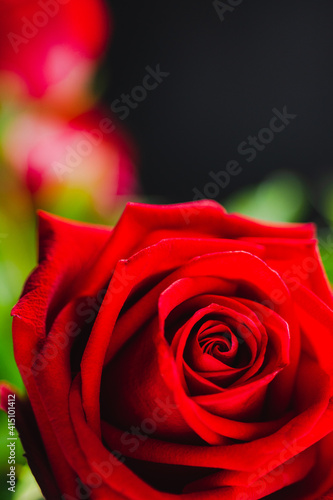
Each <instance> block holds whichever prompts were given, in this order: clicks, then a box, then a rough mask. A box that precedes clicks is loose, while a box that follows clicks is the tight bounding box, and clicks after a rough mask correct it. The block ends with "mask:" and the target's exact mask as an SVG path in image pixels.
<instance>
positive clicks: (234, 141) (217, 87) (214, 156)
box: [103, 0, 333, 211]
mask: <svg viewBox="0 0 333 500" xmlns="http://www.w3.org/2000/svg"><path fill="white" fill-rule="evenodd" d="M109 3H110V6H111V9H112V11H113V16H114V20H115V32H114V36H113V40H112V43H111V45H110V49H109V55H108V58H107V60H106V61H105V63H104V69H105V67H107V73H108V76H109V82H108V85H107V88H106V90H105V92H104V96H103V100H104V103H105V104H106V105H108V106H110V104H111V103H112V102H113V100H114V99H116V98H119V97H120V95H121V94H122V93H128V92H130V91H131V89H132V88H133V87H135V86H136V85H140V84H141V82H142V79H143V77H144V76H145V74H146V70H145V67H146V66H147V65H150V66H151V67H153V68H155V66H156V65H157V64H160V68H161V71H166V72H169V73H170V76H168V77H167V78H165V80H164V81H163V83H161V84H160V85H159V86H158V88H157V89H156V90H154V91H151V92H149V93H148V96H147V98H146V99H145V100H144V101H143V102H141V103H140V104H139V106H138V107H137V109H134V110H131V112H130V114H129V116H128V117H127V118H126V119H125V120H124V124H125V125H126V127H127V128H128V129H129V130H130V131H131V132H132V134H133V136H134V137H135V138H136V140H137V143H138V145H139V149H140V172H141V184H142V187H143V192H144V194H145V195H148V196H149V195H153V196H160V197H162V198H163V199H165V200H166V201H167V202H176V201H186V200H192V199H193V197H194V192H193V188H195V187H197V189H199V190H202V189H203V187H204V186H205V184H206V183H207V182H208V181H209V180H211V179H210V178H209V176H208V173H209V172H210V171H211V170H213V171H215V172H218V171H220V170H221V169H224V168H225V165H226V162H227V161H228V160H231V159H236V160H238V161H239V162H240V164H241V165H242V167H243V171H242V173H241V174H240V175H238V176H237V177H234V178H233V179H232V181H231V182H230V183H229V186H228V187H227V188H225V189H224V190H223V192H222V193H221V195H220V196H219V200H220V201H222V202H223V198H224V197H226V196H228V194H230V193H231V192H233V191H236V190H237V189H239V188H240V187H242V186H245V185H248V184H252V183H256V182H258V181H260V180H262V179H264V178H265V177H266V176H267V175H268V174H270V173H271V172H272V171H273V170H275V169H284V170H286V169H287V170H291V171H295V172H298V173H299V174H300V175H301V176H302V177H303V178H304V180H305V181H306V183H307V184H308V186H309V187H310V192H311V194H310V197H311V203H312V205H313V207H314V208H313V210H314V211H315V210H316V209H315V206H316V203H317V201H318V198H320V196H321V190H322V188H323V185H325V184H326V182H327V176H329V175H330V172H331V170H332V167H331V166H332V156H333V151H332V137H333V134H332V133H333V118H332V116H333V112H332V111H333V93H332V88H333V65H332V60H333V57H332V56H333V29H332V22H333V2H332V1H331V0H326V1H324V0H319V1H315V2H314V1H308V0H296V1H295V0H293V1H291V0H279V1H267V0H258V1H251V2H250V1H249V0H243V2H241V3H240V4H239V5H238V6H237V7H235V8H234V10H233V11H232V12H225V14H224V21H223V22H222V21H221V20H220V18H219V16H218V14H217V12H216V9H215V8H214V5H213V2H211V1H210V0H209V1H208V0H195V1H193V0H191V1H190V0H181V1H180V0H168V2H159V1H156V0H149V1H144V2H142V1H137V0H109ZM225 3H227V2H225ZM284 105H287V110H288V112H290V113H293V114H297V118H296V119H295V120H293V121H292V122H291V123H290V125H289V126H288V127H287V128H286V129H285V130H284V131H282V132H281V133H279V134H276V136H275V137H274V139H273V141H272V142H271V143H270V144H268V145H267V147H266V148H265V150H264V151H262V152H260V153H258V154H257V157H256V159H255V160H254V161H252V162H250V163H248V162H247V161H246V156H240V155H239V153H237V147H238V145H239V144H240V143H241V142H242V141H244V140H246V138H247V136H248V135H251V134H252V135H256V134H257V132H258V131H259V130H260V129H261V128H262V127H266V126H268V124H269V121H270V119H271V118H272V116H273V113H272V108H274V107H275V108H277V109H279V110H281V111H282V108H283V106H284Z"/></svg>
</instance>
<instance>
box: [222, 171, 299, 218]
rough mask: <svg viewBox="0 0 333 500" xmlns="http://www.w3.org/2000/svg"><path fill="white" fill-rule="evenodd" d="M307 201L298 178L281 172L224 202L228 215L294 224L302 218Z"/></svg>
mask: <svg viewBox="0 0 333 500" xmlns="http://www.w3.org/2000/svg"><path fill="white" fill-rule="evenodd" d="M306 200H307V198H306V192H305V188H304V186H303V184H302V182H301V181H300V179H299V178H298V177H297V176H295V175H293V174H292V173H290V172H284V171H280V172H278V173H275V174H274V175H271V176H270V177H268V178H267V180H266V181H264V182H263V183H261V184H259V185H258V186H252V187H251V186H250V187H247V188H244V189H242V190H240V191H238V192H237V193H235V194H233V195H232V196H230V197H229V198H228V199H227V200H225V201H224V202H223V205H224V206H225V208H226V209H227V210H228V212H240V213H242V214H243V215H247V216H249V217H254V218H256V219H262V220H267V221H272V222H293V221H297V220H300V219H301V218H302V216H303V215H304V212H305V209H306V206H307V201H306Z"/></svg>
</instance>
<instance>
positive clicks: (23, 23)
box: [0, 0, 111, 99]
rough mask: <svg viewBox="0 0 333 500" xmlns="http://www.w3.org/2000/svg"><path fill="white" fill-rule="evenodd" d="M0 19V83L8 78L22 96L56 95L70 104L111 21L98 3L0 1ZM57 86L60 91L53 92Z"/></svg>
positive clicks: (99, 0)
mask: <svg viewBox="0 0 333 500" xmlns="http://www.w3.org/2000/svg"><path fill="white" fill-rule="evenodd" d="M0 14H1V16H0V26H1V30H2V33H3V34H4V39H3V43H2V45H1V53H0V71H1V72H5V73H4V74H1V77H2V79H3V78H4V76H5V75H6V74H8V76H10V77H11V78H12V81H11V87H12V86H13V84H14V83H15V84H16V85H21V86H22V87H23V89H22V90H23V92H21V93H22V94H24V93H26V94H28V95H31V96H33V97H42V96H44V95H45V94H47V93H50V92H51V93H52V92H53V93H57V92H59V91H60V90H61V92H60V93H61V94H66V95H67V94H69V95H70V96H71V97H72V99H75V98H76V93H77V92H78V91H80V90H81V89H80V86H81V87H82V86H83V87H86V86H87V82H88V81H89V79H90V77H91V74H92V73H93V71H94V69H95V66H96V60H97V59H98V58H99V57H100V56H101V55H102V54H103V53H104V51H105V49H106V46H107V42H108V38H109V35H110V30H111V21H110V19H109V13H108V10H107V7H106V4H105V2H104V0H84V1H83V2H82V1H80V0H2V1H1V4H0ZM59 83H64V87H63V88H61V89H57V88H53V86H55V85H56V84H59ZM6 90H8V91H10V90H11V89H6Z"/></svg>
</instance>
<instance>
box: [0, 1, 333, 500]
mask: <svg viewBox="0 0 333 500" xmlns="http://www.w3.org/2000/svg"><path fill="white" fill-rule="evenodd" d="M332 17H333V4H332V2H331V1H330V0H318V1H317V2H316V3H315V4H314V2H313V1H310V0H302V1H301V0H294V1H293V2H290V1H289V2H288V1H287V0H279V1H271V2H267V1H266V2H265V0H252V1H251V2H246V1H243V0H226V1H222V0H214V1H211V0H209V1H207V0H197V1H196V2H193V1H192V2H190V1H189V0H183V1H182V2H179V1H176V0H169V2H156V1H155V2H154V1H153V0H146V1H145V2H136V1H134V0H108V1H106V0H85V1H84V2H81V1H80V0H38V1H36V0H2V1H1V4H0V33H1V40H0V336H1V337H0V340H1V351H0V378H1V379H6V380H9V381H10V382H11V383H13V384H14V385H15V386H17V387H19V388H21V389H22V383H21V380H20V376H19V374H18V371H17V369H16V366H15V362H14V358H13V353H12V343H11V318H10V310H11V308H12V306H13V305H14V304H15V302H16V301H17V299H18V297H19V294H20V292H21V289H22V285H23V283H24V280H25V278H26V277H27V275H28V273H29V272H30V271H31V270H32V268H33V267H34V265H35V263H36V223H35V221H36V217H35V212H36V209H43V210H47V211H50V212H52V213H54V214H58V215H62V216H66V217H69V218H73V219H77V220H83V221H91V222H97V223H106V224H114V223H115V222H116V221H117V219H118V217H119V214H120V213H121V211H122V210H123V208H124V205H125V204H126V202H127V201H129V200H131V201H145V202H151V203H172V202H180V201H190V200H197V199H200V198H210V199H215V200H217V201H219V202H221V203H222V204H223V205H224V206H225V207H226V208H227V209H228V210H229V211H238V212H242V213H244V214H247V215H250V216H253V217H257V218H261V219H266V220H272V221H279V220H280V221H287V222H289V221H290V222H293V221H295V222H296V221H307V220H310V221H313V222H315V223H316V224H317V226H318V235H319V239H320V247H321V251H322V256H323V259H324V264H325V267H326V269H327V272H328V275H329V277H330V279H331V280H333V257H332V255H333V243H332V242H333V235H332V225H333V172H332V164H333V147H332V136H333V118H332V116H333V114H332V109H333V93H332V86H333V67H332V65H331V60H332V56H333V31H332V29H331V19H332ZM0 426H1V427H0V436H1V446H0V469H1V473H2V477H5V475H6V473H7V472H8V470H7V469H8V464H7V449H6V446H5V439H6V437H7V419H6V417H5V415H4V414H2V413H1V414H0ZM21 455H22V450H19V449H17V460H18V467H17V473H18V487H17V491H16V493H15V494H14V495H13V494H12V493H10V492H8V490H7V486H6V484H5V481H6V480H5V481H4V483H3V484H2V485H1V489H0V493H1V495H0V496H1V498H2V499H6V498H9V497H11V498H13V499H14V500H18V499H20V500H37V499H38V498H41V494H40V492H39V490H38V487H37V486H36V484H35V482H34V480H33V478H32V477H31V475H30V473H29V469H28V467H27V466H26V464H25V461H24V458H23V457H22V456H21Z"/></svg>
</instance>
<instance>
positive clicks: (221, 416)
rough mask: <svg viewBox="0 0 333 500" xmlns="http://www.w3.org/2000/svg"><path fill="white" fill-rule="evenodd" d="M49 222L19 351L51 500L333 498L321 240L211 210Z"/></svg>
mask: <svg viewBox="0 0 333 500" xmlns="http://www.w3.org/2000/svg"><path fill="white" fill-rule="evenodd" d="M39 220H40V223H39V234H40V243H39V265H38V267H37V268H36V270H35V271H34V272H33V273H32V274H31V276H30V277H29V279H28V280H27V283H26V286H25V288H24V290H23V293H22V296H21V298H20V300H19V302H18V304H17V305H16V306H15V308H14V310H13V315H14V321H13V338H14V350H15V357H16V361H17V364H18V367H19V369H20V371H21V374H22V377H23V380H24V383H25V386H26V388H27V395H28V398H29V403H25V405H28V408H29V409H30V410H29V411H30V413H29V417H28V416H27V417H26V418H25V417H23V418H22V419H20V422H18V427H19V431H20V432H21V436H22V440H23V444H24V446H25V449H26V453H27V457H28V460H29V462H30V463H31V467H32V470H33V473H34V474H35V476H36V478H37V481H38V482H39V483H40V485H41V487H42V490H43V493H44V495H45V497H46V498H47V499H55V498H60V497H59V494H58V492H61V495H62V496H61V498H66V499H72V498H91V499H115V500H118V499H119V500H146V499H147V498H149V499H150V498H151V499H157V500H159V499H161V500H168V499H172V498H176V497H182V498H184V500H185V499H188V500H211V499H227V500H257V499H260V498H269V499H271V500H278V499H285V498H287V499H308V500H310V499H313V500H315V499H318V498H330V496H329V495H330V493H329V491H330V490H332V488H333V475H332V470H333V451H332V450H333V446H332V445H333V437H332V436H333V399H332V396H333V384H332V378H333V310H332V307H333V296H332V289H331V287H330V285H329V283H328V280H327V278H326V276H325V273H324V270H323V266H322V263H321V260H320V255H319V252H318V248H317V241H316V239H315V230H314V227H313V226H312V225H311V224H300V225H297V224H285V225H273V224H264V223H261V222H258V221H254V220H251V219H248V218H245V217H242V216H240V215H235V214H227V213H226V212H225V210H224V209H223V208H222V207H221V206H220V205H218V204H217V203H213V202H194V203H187V204H180V205H170V206H153V205H144V204H133V203H130V204H128V205H127V207H126V209H125V211H124V213H123V215H122V216H121V218H120V220H119V222H118V224H117V225H116V226H115V227H114V228H113V229H112V228H107V227H99V226H94V225H85V224H79V223H76V222H73V221H67V220H65V219H61V218H59V217H55V216H52V215H49V214H46V213H41V214H40V219H39ZM8 390H9V389H8V388H6V387H5V386H4V388H3V389H2V392H3V394H7V393H6V391H8ZM3 406H4V409H6V408H5V405H4V404H3ZM23 408H26V406H23ZM22 414H23V415H24V412H22ZM27 415H28V413H27ZM28 418H29V419H30V420H29V422H30V421H31V420H33V427H32V428H33V429H34V432H35V433H36V435H38V439H31V436H29V435H28V434H29V431H28V429H27V427H28V426H27V421H28V420H27V419H28ZM42 457H43V458H42ZM42 460H44V463H43V467H42V466H41V467H40V468H39V466H38V464H39V463H41V461H42ZM34 464H37V465H35V466H34ZM84 495H85V496H84ZM325 495H326V496H325Z"/></svg>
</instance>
